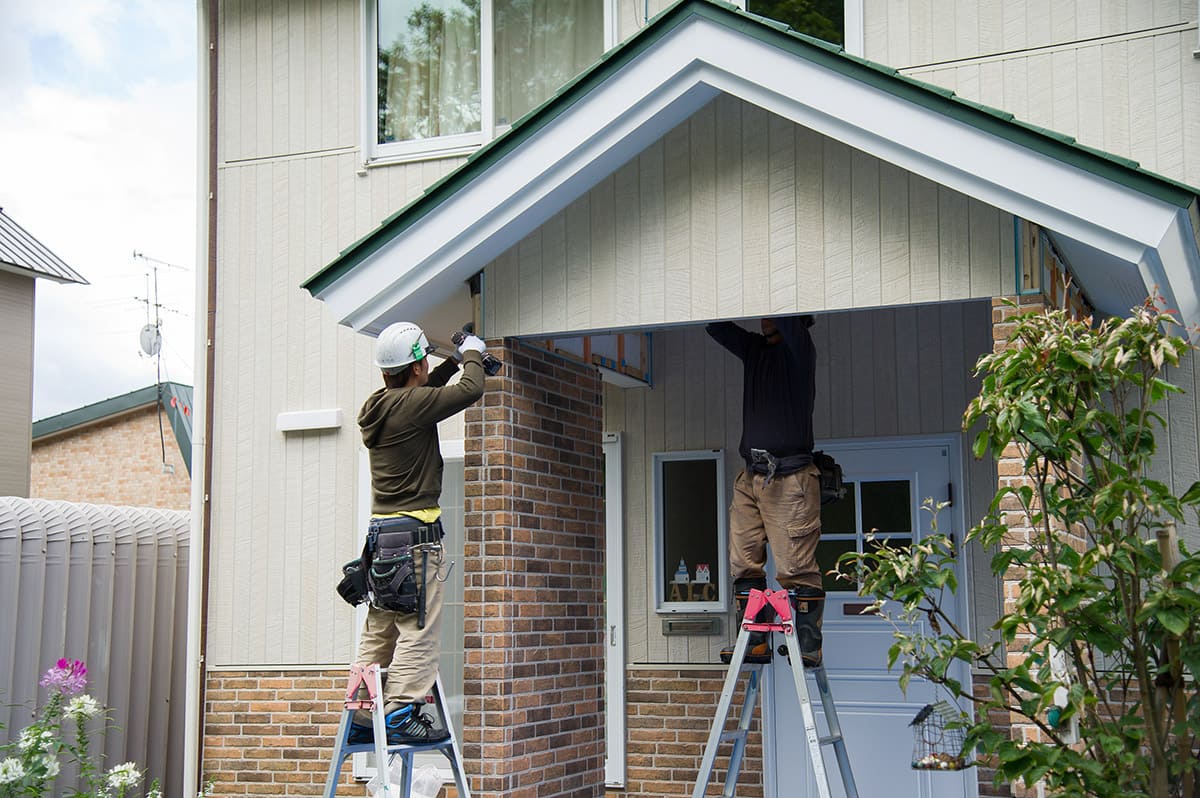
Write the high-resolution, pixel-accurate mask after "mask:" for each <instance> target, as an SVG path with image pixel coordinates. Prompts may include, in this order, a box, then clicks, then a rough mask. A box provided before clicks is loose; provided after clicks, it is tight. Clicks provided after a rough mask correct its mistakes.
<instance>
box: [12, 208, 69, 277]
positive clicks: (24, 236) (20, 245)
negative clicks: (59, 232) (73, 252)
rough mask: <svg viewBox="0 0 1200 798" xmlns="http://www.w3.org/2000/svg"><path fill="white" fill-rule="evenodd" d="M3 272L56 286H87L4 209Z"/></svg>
mask: <svg viewBox="0 0 1200 798" xmlns="http://www.w3.org/2000/svg"><path fill="white" fill-rule="evenodd" d="M0 271H7V272H14V273H16V274H25V275H30V276H33V277H45V278H47V279H50V280H54V281H55V282H57V283H82V284H83V285H87V284H88V281H87V280H85V279H83V278H82V277H81V276H79V273H78V272H76V271H75V270H74V269H72V268H71V267H70V266H68V265H67V264H66V263H63V260H62V258H60V257H58V256H57V255H55V254H54V253H53V252H51V251H50V250H49V249H47V248H46V246H45V245H44V244H43V243H42V242H40V241H38V240H37V239H36V238H34V237H33V236H31V235H30V234H29V233H28V232H27V231H26V230H25V228H23V227H21V225H19V224H17V223H16V222H15V221H13V219H12V217H10V216H9V215H8V214H6V213H5V212H4V209H3V208H0Z"/></svg>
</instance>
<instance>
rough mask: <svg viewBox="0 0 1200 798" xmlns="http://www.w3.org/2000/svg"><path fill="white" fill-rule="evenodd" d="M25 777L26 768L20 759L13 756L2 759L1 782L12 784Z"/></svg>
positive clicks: (0, 768) (0, 762) (0, 761)
mask: <svg viewBox="0 0 1200 798" xmlns="http://www.w3.org/2000/svg"><path fill="white" fill-rule="evenodd" d="M23 778H25V768H23V767H21V762H20V761H19V760H17V759H13V758H12V757H11V756H10V757H9V758H8V759H4V760H0V784H12V783H13V782H14V781H20V780H21V779H23Z"/></svg>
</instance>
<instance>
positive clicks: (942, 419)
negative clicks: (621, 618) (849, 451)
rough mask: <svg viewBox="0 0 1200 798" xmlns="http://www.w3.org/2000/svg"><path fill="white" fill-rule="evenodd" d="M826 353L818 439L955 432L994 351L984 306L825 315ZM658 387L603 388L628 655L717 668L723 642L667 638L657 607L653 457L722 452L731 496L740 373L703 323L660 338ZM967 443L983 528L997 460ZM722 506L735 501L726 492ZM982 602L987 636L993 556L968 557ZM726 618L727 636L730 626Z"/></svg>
mask: <svg viewBox="0 0 1200 798" xmlns="http://www.w3.org/2000/svg"><path fill="white" fill-rule="evenodd" d="M813 336H814V339H815V340H816V344H817V348H818V353H819V354H818V363H819V368H818V381H819V383H820V385H821V386H822V388H821V389H820V390H819V391H818V403H817V408H816V411H815V413H814V424H815V427H816V435H817V438H818V440H828V439H833V438H870V437H886V436H916V435H923V434H933V433H943V434H944V433H958V432H959V431H960V429H961V423H962V413H963V411H964V410H965V409H966V404H967V402H968V401H969V399H970V398H971V397H973V396H974V395H975V392H976V390H977V388H978V386H977V381H975V380H973V379H972V378H971V377H970V376H969V375H970V371H971V369H972V367H973V366H974V364H975V361H976V360H977V359H978V357H979V355H981V354H982V353H984V352H986V351H990V349H991V307H990V303H988V302H971V303H950V304H942V305H927V306H921V307H903V308H891V309H885V310H875V311H860V312H852V313H834V314H829V315H824V316H821V317H820V318H819V320H818V323H817V325H816V326H815V327H813ZM653 347H654V351H653V357H654V364H655V382H654V387H653V388H651V389H646V388H629V389H622V388H616V387H614V386H611V385H606V386H605V393H604V423H605V427H604V428H605V431H607V432H622V433H623V445H624V447H625V449H624V464H625V484H624V495H625V500H626V507H625V547H626V548H625V556H626V562H625V572H626V591H627V598H626V602H625V606H626V608H627V609H626V615H627V617H626V621H627V624H628V633H627V638H626V639H627V646H628V647H627V656H628V660H629V662H632V663H648V662H675V663H679V662H715V661H716V658H717V651H718V650H719V649H720V647H721V646H722V645H723V644H724V643H726V642H728V641H727V639H726V637H725V636H720V637H683V636H670V637H664V636H663V635H662V624H661V620H660V617H659V616H658V615H657V614H656V613H655V611H654V606H653V605H654V602H653V601H652V598H651V597H652V596H653V595H654V594H653V581H652V580H653V574H652V573H651V568H649V567H647V563H652V562H653V561H654V547H653V541H652V537H651V535H652V529H653V506H652V501H653V500H652V483H653V474H652V472H651V459H652V456H653V455H654V453H655V452H663V451H682V450H688V449H708V448H720V449H724V450H725V457H726V463H725V465H726V470H727V475H726V476H727V481H726V485H727V491H729V490H731V489H732V488H731V486H732V484H733V477H734V476H735V475H736V473H737V471H738V469H739V467H740V464H739V461H738V456H737V445H738V439H739V437H740V436H741V379H742V375H741V366H740V364H739V363H738V362H737V361H736V359H734V358H732V357H727V356H725V355H724V354H723V352H722V351H721V350H720V349H719V348H718V347H717V346H716V345H715V344H714V343H712V341H711V340H709V338H708V336H707V335H706V334H705V333H704V330H703V328H702V327H699V326H694V327H680V328H674V329H669V330H660V331H658V332H656V333H655V334H654V338H653ZM969 446H970V441H969V440H968V439H964V441H963V461H964V463H965V471H966V472H967V473H966V482H967V484H966V486H965V491H964V493H965V497H966V499H965V500H966V503H967V509H966V513H967V520H968V523H973V522H975V521H976V520H978V519H979V518H980V517H981V516H982V515H983V513H984V511H985V510H986V508H987V503H988V501H990V499H991V496H992V495H994V492H995V484H996V482H995V472H994V468H993V466H992V465H991V463H990V462H982V463H977V462H975V461H974V460H972V459H971V458H970V454H969ZM725 498H726V502H727V501H728V499H729V496H726V497H725ZM972 555H973V557H972V563H971V564H972V569H973V577H974V579H975V583H976V584H975V586H976V589H977V591H978V593H979V596H980V600H979V602H978V606H977V607H976V608H975V612H976V615H975V617H974V618H973V619H972V620H973V622H974V624H975V625H976V627H977V628H986V626H987V625H988V624H989V623H990V621H989V619H990V618H993V617H994V615H995V607H996V601H997V595H998V594H997V591H996V586H995V583H994V581H995V580H993V579H992V578H991V577H990V575H989V574H988V570H987V562H986V558H984V557H981V556H978V554H977V553H974V552H972ZM728 628H729V627H728V621H727V623H726V629H728Z"/></svg>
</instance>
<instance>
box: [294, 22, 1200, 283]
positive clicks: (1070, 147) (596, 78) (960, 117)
mask: <svg viewBox="0 0 1200 798" xmlns="http://www.w3.org/2000/svg"><path fill="white" fill-rule="evenodd" d="M693 14H696V15H699V16H703V17H707V18H709V19H711V20H713V21H715V22H718V23H720V24H723V25H725V26H727V27H730V28H734V29H737V30H740V31H742V32H743V33H746V34H747V35H749V36H751V37H753V38H755V39H758V40H760V41H763V42H766V43H768V44H772V45H776V46H781V47H784V48H785V49H789V50H791V51H792V52H794V53H795V54H797V55H799V56H801V57H803V58H806V59H808V60H810V61H812V62H814V63H817V64H820V65H823V66H826V67H828V68H831V69H833V70H834V71H836V72H840V73H842V74H845V75H847V76H849V77H852V78H854V79H856V80H860V81H861V82H863V83H866V84H868V85H870V86H873V87H874V88H878V89H881V90H883V91H886V92H888V93H890V94H893V95H895V96H897V97H900V98H901V99H905V100H908V101H911V102H914V103H916V104H918V105H922V106H924V107H926V108H929V109H931V110H934V111H937V112H940V113H942V114H944V115H945V116H948V117H950V118H953V119H956V120H957V121H960V122H963V123H965V124H968V125H970V126H972V127H975V128H978V129H980V130H983V131H985V132H988V133H991V134H993V135H996V136H999V137H1000V138H1003V139H1006V140H1008V141H1011V142H1013V143H1015V144H1019V145H1021V146H1025V147H1028V148H1029V149H1032V150H1035V151H1037V152H1041V153H1043V154H1045V155H1047V156H1049V157H1052V158H1055V159H1056V160H1059V161H1062V162H1064V163H1067V164H1069V165H1071V166H1074V167H1076V168H1079V169H1082V170H1084V171H1087V172H1091V173H1092V174H1095V175H1097V176H1099V177H1102V178H1105V179H1108V180H1112V181H1113V182H1116V183H1118V184H1121V185H1124V186H1127V187H1129V188H1131V189H1134V190H1135V191H1139V192H1141V193H1143V194H1147V195H1149V196H1152V197H1154V198H1156V199H1159V200H1161V201H1163V202H1166V203H1168V204H1171V205H1176V206H1179V207H1181V208H1188V207H1190V206H1191V205H1192V203H1194V202H1196V201H1197V195H1200V190H1197V189H1196V188H1193V187H1191V186H1188V185H1186V184H1184V183H1182V182H1179V181H1176V180H1173V179H1171V178H1168V177H1164V176H1162V175H1158V174H1155V173H1153V172H1150V171H1149V170H1147V169H1143V168H1142V167H1141V166H1140V165H1139V164H1138V163H1137V162H1136V161H1132V160H1130V159H1128V158H1124V157H1122V156H1119V155H1114V154H1112V153H1108V152H1104V151H1103V150H1098V149H1096V148H1094V147H1089V146H1087V145H1083V144H1079V143H1078V142H1076V141H1075V139H1074V138H1072V137H1070V136H1067V135H1064V134H1061V133H1056V132H1054V131H1051V130H1048V129H1046V128H1042V127H1038V126H1036V125H1033V124H1029V123H1027V122H1022V121H1020V120H1017V119H1015V118H1014V117H1013V115H1012V114H1011V113H1009V112H1007V111H1004V110H1002V109H998V108H994V107H991V106H987V105H984V104H982V103H979V102H975V101H973V100H968V99H965V98H963V97H959V96H958V95H956V94H955V93H954V92H952V91H950V90H948V89H945V88H944V87H941V86H935V85H933V84H929V83H925V82H923V81H920V80H917V79H915V78H911V77H908V76H906V75H903V74H901V73H900V72H898V71H897V70H896V69H894V68H892V67H888V66H885V65H883V64H879V63H877V62H874V61H869V60H867V59H865V58H862V57H859V56H856V55H852V54H850V53H847V52H846V51H845V50H844V49H842V48H841V47H838V46H837V45H834V44H831V43H829V42H826V41H823V40H821V39H816V38H814V37H812V36H808V35H805V34H803V33H798V32H796V31H793V30H791V29H790V28H788V27H787V26H786V25H783V24H782V23H776V22H773V21H770V20H766V19H763V18H761V17H758V16H756V15H754V14H750V13H748V12H745V11H742V10H741V9H739V8H737V7H736V6H733V5H731V4H729V3H725V2H721V0H678V1H677V2H676V3H675V4H673V5H671V6H669V7H668V8H666V9H664V10H663V11H661V12H659V13H658V14H656V15H655V16H654V17H652V18H651V19H650V21H649V22H648V23H647V24H646V25H645V27H643V28H642V29H641V30H640V31H638V32H637V33H635V34H634V35H633V36H631V37H630V38H629V39H627V40H626V41H624V42H622V43H620V44H618V45H617V46H616V47H614V48H613V49H611V50H609V51H608V52H606V53H604V54H603V55H602V56H601V57H600V59H599V60H598V61H597V62H596V63H595V64H594V65H592V66H591V67H590V68H589V69H587V70H585V71H584V72H582V73H581V74H580V75H579V76H577V77H576V78H575V79H574V80H572V81H571V82H569V83H567V84H566V85H565V86H563V87H562V88H561V89H560V90H559V91H558V92H556V93H555V94H554V96H552V97H550V98H549V99H547V100H546V101H545V102H544V103H542V104H541V105H539V106H538V107H537V108H534V109H533V110H531V111H530V112H529V113H527V114H526V115H525V116H523V117H522V118H520V119H518V120H517V121H516V122H515V123H514V124H513V127H512V128H510V129H509V130H508V132H506V133H505V134H503V135H502V136H499V137H498V138H496V139H493V140H492V141H491V142H489V143H487V144H485V145H484V146H483V147H481V148H480V149H478V150H476V151H475V152H474V153H472V154H471V155H470V156H468V158H467V160H466V162H465V163H463V164H462V165H461V166H459V167H458V168H457V169H455V170H454V171H452V172H450V173H449V174H447V175H445V176H444V177H443V178H441V179H440V180H438V181H437V182H435V183H433V184H432V185H430V186H429V187H428V188H427V189H425V191H424V192H423V193H422V194H421V196H419V197H417V198H416V199H414V200H413V201H412V202H410V203H408V204H407V205H406V206H404V207H403V208H401V209H400V210H398V211H396V212H395V213H393V214H392V215H391V216H389V217H387V218H386V219H384V220H383V222H381V223H380V225H379V226H378V227H376V228H375V229H374V230H372V231H371V232H369V233H367V234H366V235H365V236H363V237H362V238H360V239H358V240H357V241H355V242H354V243H352V244H350V245H349V246H347V247H346V248H345V249H343V250H342V251H341V253H340V254H339V255H338V257H337V258H335V259H334V260H333V261H332V262H330V263H329V264H328V265H327V266H325V267H324V268H323V269H321V270H320V271H318V272H317V273H316V274H314V275H313V276H312V277H310V278H308V279H307V280H305V281H304V282H303V283H302V284H301V287H302V288H304V289H306V290H307V291H308V292H309V293H310V294H311V295H314V296H315V295H316V294H318V293H320V292H321V291H324V290H325V289H326V288H328V287H329V286H330V285H332V284H333V283H334V282H336V281H337V280H338V279H339V278H341V277H342V276H343V275H344V274H345V273H347V272H348V271H350V270H351V269H353V268H354V267H355V266H356V265H358V264H359V263H361V262H362V261H364V260H366V259H367V258H368V257H370V256H371V255H373V254H374V253H375V252H377V251H378V250H379V249H381V248H382V247H383V246H384V245H386V244H387V242H388V241H390V240H391V239H392V238H394V237H395V236H396V235H397V234H399V233H401V232H403V231H404V230H406V229H408V228H409V227H411V226H412V225H413V224H415V223H416V222H418V221H419V220H420V219H422V218H423V217H424V216H425V215H426V214H428V213H430V212H431V211H432V210H433V209H435V208H436V207H438V206H439V205H440V204H441V203H442V202H444V201H445V200H446V199H448V198H449V197H450V196H452V195H453V194H454V193H456V192H457V191H458V190H459V189H460V188H462V187H463V186H465V185H467V184H469V183H470V182H471V181H472V180H474V179H475V177H476V175H477V173H478V172H480V171H483V170H484V169H485V168H486V165H487V164H490V163H492V162H493V161H497V160H499V159H501V158H503V157H504V156H505V155H507V154H509V153H510V152H512V151H513V150H514V149H516V148H517V147H518V146H520V145H521V144H522V143H523V142H524V141H525V140H527V139H528V138H530V137H531V136H532V135H533V134H535V133H537V132H538V131H540V130H541V129H542V128H544V127H545V126H546V125H547V124H549V123H550V122H551V121H553V120H554V119H555V118H557V117H558V116H559V115H560V114H562V113H564V112H565V111H566V110H567V109H569V108H570V107H571V105H573V104H574V103H575V102H576V101H577V100H579V99H580V98H581V97H582V96H583V95H585V94H587V93H588V92H589V91H590V90H591V89H592V88H593V87H594V86H595V85H597V84H599V83H601V82H603V81H604V80H605V79H606V78H607V77H608V75H609V74H610V73H611V72H613V71H615V70H617V69H618V68H619V67H620V66H622V65H624V64H626V63H628V62H629V61H631V60H633V59H634V58H636V57H637V56H638V55H640V54H641V53H643V52H645V50H647V49H648V48H649V47H650V46H651V45H652V44H654V43H655V42H657V41H658V40H659V39H661V38H663V37H664V36H666V35H667V34H668V33H669V32H670V31H672V30H674V28H675V27H677V26H678V25H679V24H681V23H682V22H683V21H684V20H686V19H687V18H688V17H690V16H692V15H693ZM796 43H800V44H801V45H802V47H801V48H800V49H797V48H796Z"/></svg>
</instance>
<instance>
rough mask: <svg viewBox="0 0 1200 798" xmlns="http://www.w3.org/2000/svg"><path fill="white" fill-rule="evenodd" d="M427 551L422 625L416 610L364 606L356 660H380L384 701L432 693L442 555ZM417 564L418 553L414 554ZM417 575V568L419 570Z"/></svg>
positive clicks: (439, 619)
mask: <svg viewBox="0 0 1200 798" xmlns="http://www.w3.org/2000/svg"><path fill="white" fill-rule="evenodd" d="M440 552H441V550H440V549H439V550H438V552H437V553H433V552H431V553H430V555H429V567H428V569H427V570H428V573H426V574H424V577H425V628H424V629H418V628H417V614H416V613H415V612H412V613H407V612H392V611H390V610H381V609H377V608H375V607H369V608H368V609H367V619H366V621H365V622H364V623H363V628H362V635H361V636H360V637H359V640H358V662H359V663H361V664H363V665H369V664H370V663H372V662H376V663H378V664H379V667H380V668H381V669H383V668H386V669H387V676H388V678H387V684H385V685H384V686H383V701H384V704H385V705H386V704H411V703H412V702H414V701H424V700H425V697H426V696H428V695H430V694H432V692H433V683H434V680H435V679H436V678H437V672H438V654H439V651H440V649H441V624H442V583H441V582H440V581H439V580H438V573H439V571H440V570H441V563H442V555H441V553H440ZM416 560H417V567H418V569H419V568H420V562H421V557H420V555H419V554H417V555H416ZM418 576H420V572H419V570H418Z"/></svg>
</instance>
